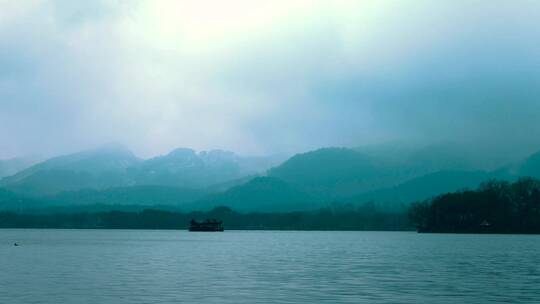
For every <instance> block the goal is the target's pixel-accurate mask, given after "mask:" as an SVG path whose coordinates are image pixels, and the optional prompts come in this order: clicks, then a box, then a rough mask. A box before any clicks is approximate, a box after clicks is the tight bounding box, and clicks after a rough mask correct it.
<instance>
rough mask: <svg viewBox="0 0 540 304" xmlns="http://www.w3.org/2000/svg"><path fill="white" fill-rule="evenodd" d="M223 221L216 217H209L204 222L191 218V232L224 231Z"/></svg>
mask: <svg viewBox="0 0 540 304" xmlns="http://www.w3.org/2000/svg"><path fill="white" fill-rule="evenodd" d="M223 230H224V229H223V222H222V221H218V220H216V219H207V220H205V221H203V222H197V221H196V220H191V222H190V225H189V231H191V232H222V231H223Z"/></svg>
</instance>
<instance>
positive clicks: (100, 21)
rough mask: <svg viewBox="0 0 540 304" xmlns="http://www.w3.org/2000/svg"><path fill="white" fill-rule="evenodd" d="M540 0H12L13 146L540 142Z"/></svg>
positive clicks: (8, 83) (4, 43)
mask: <svg viewBox="0 0 540 304" xmlns="http://www.w3.org/2000/svg"><path fill="white" fill-rule="evenodd" d="M539 20H540V3H539V2H535V1H521V2H519V3H516V2H514V1H489V2H487V1H452V2H438V1H437V2H434V1H415V2H409V3H405V2H400V1H335V2H328V1H287V2H286V3H285V2H272V3H260V2H252V1H228V2H226V3H216V2H205V1H202V2H201V1H197V2H194V1H144V0H143V1H125V2H124V1H93V2H82V1H0V67H1V69H0V137H1V138H2V141H1V143H0V159H7V158H12V157H17V156H24V155H42V156H44V157H50V156H55V155H62V154H67V153H73V152H76V151H81V150H86V149H91V148H95V147H98V146H100V145H102V144H104V143H107V142H120V143H122V144H124V145H126V146H127V147H128V148H129V149H131V150H132V151H133V152H134V153H135V154H136V155H138V156H140V157H142V158H148V157H151V156H156V155H161V154H165V153H167V152H169V151H170V150H172V149H174V148H177V147H189V148H193V149H195V150H211V149H222V150H229V151H234V152H237V153H239V154H242V155H271V154H287V155H291V154H294V153H298V152H305V151H309V150H313V149H316V148H321V147H329V146H345V147H359V146H372V145H389V144H394V143H395V144H396V145H406V146H412V147H422V146H429V145H433V144H435V145H439V144H447V143H451V144H452V145H455V146H456V147H458V149H464V150H467V149H469V150H470V149H473V150H476V151H477V153H484V154H485V155H486V157H488V158H493V159H500V161H501V162H503V161H505V160H511V159H515V158H518V157H522V156H525V155H527V154H529V153H532V152H533V151H536V150H538V149H540V140H539V138H540V125H539V124H538V121H540V102H539V101H538V96H540V85H539V84H540V68H539V67H540V56H539V54H540V40H538V39H537V36H538V34H539V33H540V21H539Z"/></svg>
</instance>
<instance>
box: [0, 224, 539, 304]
mask: <svg viewBox="0 0 540 304" xmlns="http://www.w3.org/2000/svg"><path fill="white" fill-rule="evenodd" d="M14 242H17V243H18V244H19V245H20V246H18V247H15V246H13V244H14ZM539 261H540V237H539V236H516V235H441V234H416V233H410V232H395V233H394V232H248V231H238V232H234V231H227V232H224V233H188V232H184V231H135V230H0V271H1V272H0V303H179V302H182V303H199V302H202V301H204V302H206V303H270V302H271V303H494V302H501V303H508V302H516V303H540V289H539V288H538V287H539V286H540V266H539V265H540V264H539V263H538V262H539Z"/></svg>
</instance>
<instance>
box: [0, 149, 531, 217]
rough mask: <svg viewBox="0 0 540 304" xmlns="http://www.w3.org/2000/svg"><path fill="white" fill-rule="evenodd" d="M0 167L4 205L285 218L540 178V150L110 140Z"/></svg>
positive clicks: (0, 196) (0, 205)
mask: <svg viewBox="0 0 540 304" xmlns="http://www.w3.org/2000/svg"><path fill="white" fill-rule="evenodd" d="M2 168H8V169H7V170H6V169H2ZM0 169H2V170H3V171H0V173H2V172H4V173H3V174H5V175H9V174H10V175H9V176H4V177H3V178H2V179H1V180H0V208H2V209H40V208H41V209H42V208H52V207H70V208H76V207H77V208H84V206H102V207H103V206H104V208H105V209H107V206H109V208H113V207H114V208H117V207H119V206H122V207H127V206H133V207H134V208H137V207H140V208H143V207H161V208H174V209H182V210H207V209H211V208H213V207H216V206H228V207H231V208H233V209H236V210H238V211H246V212H247V211H261V212H262V211H265V212H268V211H274V212H285V211H295V210H310V209H317V208H321V207H325V206H329V205H331V204H334V203H343V204H362V203H366V202H376V203H384V204H389V205H392V204H393V205H395V206H398V205H400V204H406V203H410V202H413V201H418V200H423V199H427V198H429V197H432V196H435V195H438V194H442V193H446V192H450V191H456V190H460V189H465V188H475V187H476V186H478V185H479V184H480V183H482V182H484V181H486V180H489V179H493V178H496V179H506V180H513V179H516V178H517V177H519V176H533V177H540V152H539V153H535V154H533V155H531V156H530V157H528V158H526V159H524V160H522V161H520V162H518V163H515V164H511V165H507V166H503V167H501V168H497V169H494V170H485V169H484V168H479V167H475V166H474V163H473V162H471V161H469V159H468V158H467V157H464V156H462V155H460V154H459V153H455V151H452V150H451V149H441V147H432V148H429V147H428V148H424V149H419V150H416V151H409V152H408V153H402V151H399V152H397V153H393V152H391V151H390V152H389V150H385V151H383V150H373V149H371V150H366V149H349V148H323V149H318V150H315V151H311V152H307V153H302V154H297V155H294V156H292V157H291V158H289V159H283V158H280V157H243V156H239V155H236V154H234V153H232V152H227V151H221V150H212V151H202V152H198V153H197V152H195V151H194V150H192V149H186V148H181V149H176V150H173V151H171V152H170V153H168V154H166V155H163V156H159V157H155V158H151V159H147V160H144V159H140V158H138V157H136V156H135V155H134V154H133V153H132V152H131V151H129V150H128V149H126V148H125V147H123V146H121V145H117V144H112V145H106V146H103V147H100V148H98V149H94V150H89V151H83V152H79V153H74V154H70V155H65V156H59V157H54V158H51V159H48V160H45V161H43V162H40V163H37V164H34V165H31V164H30V163H26V164H25V163H22V162H21V161H20V160H11V161H2V162H0ZM6 172H7V173H6Z"/></svg>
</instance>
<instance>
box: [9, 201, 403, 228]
mask: <svg viewBox="0 0 540 304" xmlns="http://www.w3.org/2000/svg"><path fill="white" fill-rule="evenodd" d="M206 218H217V219H220V220H223V222H224V226H225V229H227V230H230V229H252V230H265V229H266V230H407V229H411V228H410V226H409V225H408V220H407V215H406V214H405V213H403V212H401V213H389V212H381V211H379V210H377V208H375V207H374V206H372V205H366V206H363V207H360V208H354V209H339V210H336V209H332V208H328V209H321V210H318V211H311V212H287V213H238V212H236V211H233V210H231V209H230V208H227V207H218V208H215V209H213V210H212V211H209V212H191V213H180V212H170V211H160V210H150V209H148V210H143V211H141V212H129V211H107V212H90V213H56V214H17V213H13V212H0V228H84V229H91V228H109V229H187V227H188V225H189V221H190V220H191V219H199V220H201V219H206Z"/></svg>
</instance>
